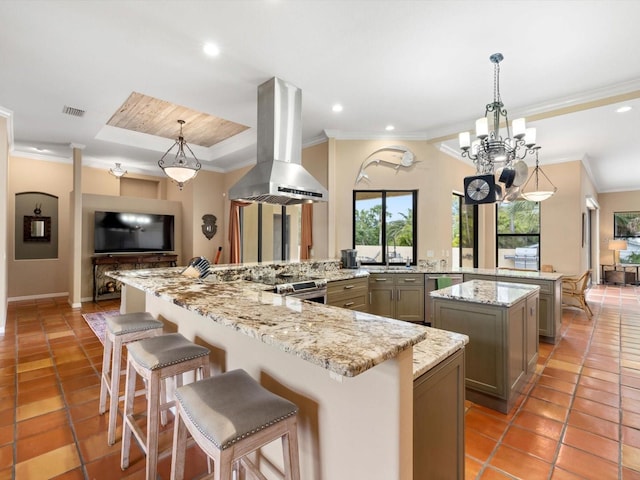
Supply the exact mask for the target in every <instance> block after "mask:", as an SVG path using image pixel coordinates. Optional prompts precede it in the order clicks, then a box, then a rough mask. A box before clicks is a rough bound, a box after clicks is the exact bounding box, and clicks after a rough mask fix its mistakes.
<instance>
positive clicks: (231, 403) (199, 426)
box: [171, 370, 300, 480]
mask: <svg viewBox="0 0 640 480" xmlns="http://www.w3.org/2000/svg"><path fill="white" fill-rule="evenodd" d="M175 399H176V410H177V415H176V419H175V424H174V430H173V454H172V459H171V479H172V480H182V478H183V475H184V463H185V450H186V443H187V442H186V440H187V431H188V432H189V433H190V434H191V436H192V437H193V439H194V440H195V442H196V444H197V445H198V446H199V447H200V448H201V449H202V450H203V451H204V452H205V453H206V454H207V456H208V457H209V458H210V459H213V461H214V469H213V472H214V473H213V478H214V479H215V480H231V478H232V472H233V470H234V468H236V467H241V468H245V469H247V470H248V471H249V472H251V473H252V474H253V475H254V476H255V478H261V479H264V478H265V477H264V475H263V474H261V473H260V471H259V470H258V468H257V467H256V465H255V464H254V462H252V461H251V460H250V459H249V458H248V457H247V455H248V454H250V453H252V452H254V451H256V450H257V449H259V448H260V447H262V446H264V445H266V444H268V443H271V442H272V441H274V440H277V439H281V440H282V450H283V454H284V470H285V471H284V478H285V479H286V480H299V479H300V463H299V462H300V461H299V458H298V433H297V414H298V407H297V406H296V405H295V404H294V403H291V402H290V401H289V400H286V399H284V398H282V397H280V396H278V395H276V394H274V393H272V392H270V391H269V390H267V389H265V388H263V387H262V386H261V385H260V384H259V383H258V382H256V381H255V380H254V379H253V378H251V377H250V376H249V374H248V373H247V372H245V371H244V370H232V371H230V372H227V373H223V374H220V375H217V376H214V377H210V378H208V379H205V380H202V381H200V382H195V383H191V384H189V385H185V386H183V387H180V388H178V389H176V391H175ZM208 478H210V477H208Z"/></svg>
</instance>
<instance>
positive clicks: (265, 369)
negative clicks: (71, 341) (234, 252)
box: [109, 263, 468, 480]
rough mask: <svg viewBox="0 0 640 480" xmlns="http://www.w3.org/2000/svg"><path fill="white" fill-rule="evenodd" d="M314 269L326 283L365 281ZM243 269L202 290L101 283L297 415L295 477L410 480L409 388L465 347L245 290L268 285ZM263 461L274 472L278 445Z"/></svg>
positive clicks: (199, 286)
mask: <svg viewBox="0 0 640 480" xmlns="http://www.w3.org/2000/svg"><path fill="white" fill-rule="evenodd" d="M290 265H293V264H290ZM296 265H301V266H302V267H304V268H316V267H317V265H312V264H306V263H302V264H296ZM302 267H300V268H302ZM322 267H323V271H322V274H323V276H324V277H325V278H326V279H327V280H328V281H331V280H340V279H344V278H349V276H351V277H353V276H356V275H362V274H363V273H362V272H358V271H344V270H338V269H337V268H334V266H332V265H329V266H327V265H323V266H322ZM250 270H251V269H250V267H247V266H235V267H229V268H226V269H225V268H224V267H222V268H219V269H214V272H215V273H214V274H213V275H211V276H210V277H207V278H206V279H205V280H202V281H197V280H194V279H192V278H186V277H184V276H182V275H180V271H181V269H180V268H166V269H154V270H136V271H122V272H110V273H109V275H110V276H112V277H113V278H114V279H116V280H118V281H120V282H122V284H123V297H122V304H121V311H122V312H123V313H128V312H132V311H141V310H146V311H149V312H150V313H151V314H152V315H154V317H157V318H159V319H162V320H163V321H164V322H165V325H166V328H165V330H166V331H179V332H180V333H182V334H183V335H185V336H186V337H187V338H189V339H191V340H192V341H194V342H196V343H199V344H203V345H205V346H207V347H208V348H209V349H210V350H211V351H212V354H211V360H212V368H213V371H214V372H220V371H227V370H230V369H233V368H244V369H245V370H247V371H248V372H249V374H251V375H252V376H253V377H254V378H256V379H257V380H258V381H260V383H261V384H262V385H264V386H265V387H266V388H268V389H269V390H271V391H273V392H274V393H277V394H279V395H282V396H284V397H286V398H288V399H290V400H291V401H293V402H295V403H296V404H297V405H298V406H299V407H300V414H299V427H298V428H299V437H300V460H301V478H305V479H310V480H323V479H331V480H342V479H344V480H348V479H352V478H367V479H371V480H376V479H379V480H390V479H398V480H410V479H412V478H415V477H414V475H413V443H414V441H413V421H414V418H413V414H414V408H418V407H419V405H414V393H413V386H414V379H416V378H418V377H423V376H424V375H425V374H428V373H429V372H430V371H431V370H432V369H433V370H435V369H436V367H438V366H439V365H441V364H443V362H445V361H446V360H448V359H449V358H450V357H454V356H455V355H456V354H460V353H462V352H463V351H464V346H465V344H466V342H467V340H468V339H467V337H466V336H465V335H460V334H456V333H451V332H445V331H442V330H437V329H429V328H426V327H423V326H421V325H415V324H411V323H406V322H401V321H396V320H391V319H387V318H384V317H378V316H375V315H370V314H367V313H362V312H358V311H352V310H347V309H342V308H337V307H331V306H327V305H320V304H315V303H311V302H306V301H301V300H299V299H295V298H291V297H286V296H284V297H283V296H279V295H275V294H273V293H270V292H267V291H265V290H266V287H265V285H264V284H261V283H259V282H250V281H247V280H246V279H247V278H253V277H256V278H259V277H260V276H261V275H264V274H265V272H264V271H261V272H257V271H255V270H251V271H250ZM316 273H317V272H316ZM364 274H365V275H366V273H364ZM415 345H419V348H416V349H415V350H416V354H415V355H414V348H413V347H414V346H415ZM458 357H460V355H458ZM451 428H452V429H455V428H456V427H455V426H454V425H452V426H451ZM456 435H457V431H454V434H453V436H454V437H455V436H456ZM263 454H264V455H265V456H266V457H268V460H267V463H269V462H273V463H274V464H275V465H278V466H279V465H280V463H279V462H280V458H281V456H280V455H281V452H280V445H276V444H273V445H269V446H268V448H266V449H265V450H264V452H263ZM268 478H278V477H277V475H276V476H272V477H269V476H268Z"/></svg>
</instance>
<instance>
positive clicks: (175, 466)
mask: <svg viewBox="0 0 640 480" xmlns="http://www.w3.org/2000/svg"><path fill="white" fill-rule="evenodd" d="M176 408H177V411H176V419H175V421H174V424H173V449H172V451H171V480H182V479H183V478H184V459H185V450H186V448H187V426H186V425H185V424H184V422H183V421H182V414H181V413H180V409H179V407H176ZM207 460H209V458H208V457H207ZM207 464H208V462H207ZM209 473H211V471H210V470H209Z"/></svg>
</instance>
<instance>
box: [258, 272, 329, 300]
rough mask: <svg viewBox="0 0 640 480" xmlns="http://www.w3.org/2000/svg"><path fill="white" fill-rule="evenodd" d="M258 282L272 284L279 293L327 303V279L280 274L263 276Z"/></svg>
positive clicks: (274, 290)
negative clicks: (269, 276)
mask: <svg viewBox="0 0 640 480" xmlns="http://www.w3.org/2000/svg"><path fill="white" fill-rule="evenodd" d="M256 281H257V282H260V283H264V284H266V285H272V286H273V287H274V288H273V292H274V293H277V294H278V295H287V296H292V297H296V298H301V299H304V300H311V301H314V302H319V303H326V299H327V281H326V280H324V279H323V278H314V277H308V276H298V275H278V276H276V277H271V278H262V279H260V280H256Z"/></svg>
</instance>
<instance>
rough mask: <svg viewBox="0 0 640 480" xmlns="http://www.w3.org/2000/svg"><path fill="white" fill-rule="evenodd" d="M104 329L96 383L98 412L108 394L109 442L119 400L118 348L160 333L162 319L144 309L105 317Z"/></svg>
mask: <svg viewBox="0 0 640 480" xmlns="http://www.w3.org/2000/svg"><path fill="white" fill-rule="evenodd" d="M106 323H107V331H106V333H105V339H104V353H103V354H102V375H101V385H100V404H99V407H98V411H99V412H100V414H101V415H102V414H103V413H104V412H106V408H107V395H108V396H109V430H108V436H107V441H108V442H109V445H113V444H114V443H115V441H116V420H117V418H118V402H119V400H120V398H121V397H120V375H121V373H124V370H122V369H121V364H122V347H123V345H126V344H127V343H131V342H134V341H137V340H142V339H143V338H149V337H155V336H156V335H161V334H162V322H161V321H159V320H156V319H155V318H153V317H152V316H151V314H150V313H148V312H139V313H127V314H124V315H118V316H114V317H107V322H106Z"/></svg>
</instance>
